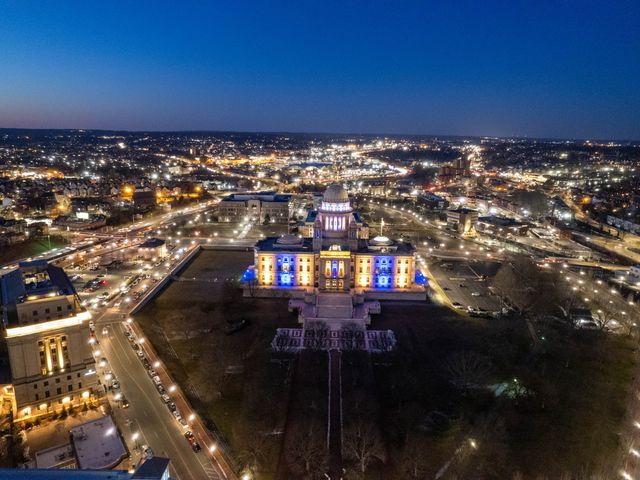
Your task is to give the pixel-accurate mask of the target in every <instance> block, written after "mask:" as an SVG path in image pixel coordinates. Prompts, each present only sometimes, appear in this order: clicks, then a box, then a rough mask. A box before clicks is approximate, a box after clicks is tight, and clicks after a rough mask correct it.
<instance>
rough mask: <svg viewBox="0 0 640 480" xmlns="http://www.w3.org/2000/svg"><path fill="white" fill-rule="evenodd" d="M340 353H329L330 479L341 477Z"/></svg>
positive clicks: (338, 351) (328, 436) (336, 351)
mask: <svg viewBox="0 0 640 480" xmlns="http://www.w3.org/2000/svg"><path fill="white" fill-rule="evenodd" d="M341 356H342V354H341V352H340V350H337V349H334V350H331V351H330V352H329V419H328V424H329V426H328V428H327V441H328V443H329V472H330V475H331V478H332V479H339V478H341V476H342V374H341Z"/></svg>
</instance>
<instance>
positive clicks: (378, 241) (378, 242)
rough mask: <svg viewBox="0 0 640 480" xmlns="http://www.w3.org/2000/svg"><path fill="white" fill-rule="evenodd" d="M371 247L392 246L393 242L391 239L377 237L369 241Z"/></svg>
mask: <svg viewBox="0 0 640 480" xmlns="http://www.w3.org/2000/svg"><path fill="white" fill-rule="evenodd" d="M369 243H370V244H371V245H391V244H392V243H393V241H392V240H391V239H390V238H389V237H383V236H377V237H373V238H372V239H371V240H369Z"/></svg>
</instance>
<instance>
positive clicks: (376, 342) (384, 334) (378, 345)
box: [369, 330, 395, 352]
mask: <svg viewBox="0 0 640 480" xmlns="http://www.w3.org/2000/svg"><path fill="white" fill-rule="evenodd" d="M369 345H370V346H371V349H372V350H374V351H378V352H390V351H392V350H393V349H394V348H395V342H394V337H393V332H391V331H390V330H388V331H380V332H379V333H378V334H377V335H375V336H374V337H373V338H372V339H371V341H370V343H369Z"/></svg>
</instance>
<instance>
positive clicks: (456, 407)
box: [373, 304, 636, 478]
mask: <svg viewBox="0 0 640 480" xmlns="http://www.w3.org/2000/svg"><path fill="white" fill-rule="evenodd" d="M382 311H383V313H382V314H381V315H380V316H379V317H378V318H377V319H375V320H374V324H375V328H390V329H392V330H394V331H395V333H396V336H397V338H398V347H399V348H398V351H397V352H396V353H395V354H392V355H389V356H385V357H374V358H373V361H374V372H375V376H376V382H377V385H378V392H379V397H378V399H379V403H380V405H381V408H382V422H381V424H382V429H383V431H384V434H385V438H386V440H387V445H388V447H389V449H388V450H389V452H390V456H389V458H388V460H387V468H389V472H388V474H387V475H386V478H429V477H430V478H433V476H434V475H435V473H436V472H437V471H438V470H439V469H440V468H441V467H442V466H443V465H444V464H445V463H446V462H448V461H449V460H452V459H453V461H452V462H451V466H450V468H449V473H450V474H451V475H454V474H455V475H457V476H458V478H468V477H469V476H473V475H475V474H477V473H481V476H480V477H478V478H511V477H512V476H513V475H515V474H516V473H519V474H522V475H523V476H524V478H559V477H560V476H561V475H562V474H565V473H570V474H572V475H578V474H583V473H584V472H601V471H602V470H603V468H607V467H608V466H609V464H610V463H612V462H611V459H612V458H616V454H617V452H618V449H619V445H618V433H619V431H620V429H621V424H622V421H623V419H624V418H625V417H624V415H625V407H626V404H627V402H628V399H629V393H630V386H631V382H632V379H633V369H634V368H635V367H636V365H635V364H634V360H633V359H634V356H633V346H632V341H631V339H630V338H627V337H622V336H614V335H605V334H601V333H600V332H592V331H575V330H572V329H569V328H565V327H563V326H553V327H549V326H547V327H546V328H545V329H544V331H543V333H544V337H545V340H544V341H543V342H542V343H541V344H539V345H537V346H534V345H533V342H532V341H531V339H530V337H529V336H528V333H527V330H526V328H525V324H524V323H523V322H521V321H518V320H510V321H506V320H505V321H497V320H469V319H463V318H461V317H458V316H456V315H455V314H454V313H452V312H449V311H447V310H444V309H442V308H440V307H436V306H429V305H425V306H424V307H422V308H420V307H419V308H416V307H415V306H413V307H409V306H402V305H385V304H383V305H382ZM400 319H402V320H400ZM463 352H464V353H463ZM460 367H464V369H465V370H464V374H461V373H460V372H461V368H460ZM463 379H464V381H465V382H464V383H463V382H462V380H463ZM499 384H500V385H503V386H504V387H506V388H505V389H504V393H503V394H502V395H500V396H497V397H496V396H495V395H494V394H493V392H492V391H491V390H490V389H488V388H480V386H481V385H499ZM461 385H467V387H468V388H464V387H462V386H461ZM470 439H473V440H474V442H475V445H480V446H477V449H472V448H469V447H468V445H470V444H469V441H470ZM456 450H457V451H458V452H459V453H458V454H457V455H455V456H454V455H453V452H454V451H456ZM415 452H423V453H422V456H421V457H420V458H421V461H419V462H416V461H414V460H415V458H417V457H416V454H415ZM410 466H415V467H416V468H415V469H414V470H413V471H408V470H409V468H408V467H410ZM414 472H418V473H417V474H416V475H414Z"/></svg>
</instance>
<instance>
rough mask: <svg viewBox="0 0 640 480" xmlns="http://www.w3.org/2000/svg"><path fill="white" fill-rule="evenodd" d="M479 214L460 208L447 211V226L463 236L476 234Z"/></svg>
mask: <svg viewBox="0 0 640 480" xmlns="http://www.w3.org/2000/svg"><path fill="white" fill-rule="evenodd" d="M477 221H478V212H477V211H476V210H471V209H469V208H458V209H456V210H447V224H448V225H449V227H450V228H454V229H456V230H457V231H458V233H461V234H463V235H470V234H473V233H474V232H475V228H476V222H477Z"/></svg>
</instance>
